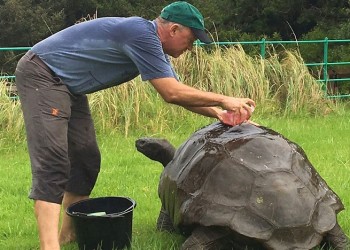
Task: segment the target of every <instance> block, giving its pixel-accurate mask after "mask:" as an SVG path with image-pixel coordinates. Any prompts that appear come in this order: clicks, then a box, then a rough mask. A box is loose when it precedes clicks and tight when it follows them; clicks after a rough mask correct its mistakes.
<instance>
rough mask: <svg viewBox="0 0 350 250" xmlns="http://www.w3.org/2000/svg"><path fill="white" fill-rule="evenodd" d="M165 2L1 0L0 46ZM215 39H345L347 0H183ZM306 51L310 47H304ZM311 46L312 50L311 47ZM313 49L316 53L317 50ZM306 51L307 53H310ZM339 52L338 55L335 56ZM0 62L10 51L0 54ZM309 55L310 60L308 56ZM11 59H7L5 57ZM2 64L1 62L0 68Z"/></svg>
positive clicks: (27, 42)
mask: <svg viewBox="0 0 350 250" xmlns="http://www.w3.org/2000/svg"><path fill="white" fill-rule="evenodd" d="M171 2H173V1H169V0H143V1H140V0H74V1H72V0H46V1H44V0H0V30H1V36H0V47H15V46H32V45H34V44H35V43H36V42H38V41H40V40H42V39H44V38H45V37H47V36H49V35H50V34H52V33H55V32H57V31H59V30H61V29H63V28H65V27H68V26H70V25H73V24H74V23H76V22H77V21H78V20H80V19H81V18H89V17H92V16H94V15H96V14H97V16H98V17H103V16H142V17H144V18H147V19H155V18H156V17H157V16H158V15H159V13H160V11H161V9H162V8H163V7H164V6H166V5H167V4H169V3H171ZM188 2H190V3H192V4H194V5H195V6H197V7H198V8H199V9H200V10H201V12H202V13H203V15H204V17H205V22H206V26H207V28H208V30H209V32H210V33H211V34H212V36H213V37H214V39H215V40H217V41H242V40H258V39H261V38H263V37H264V38H267V39H283V40H295V39H298V40H299V39H323V38H324V37H328V38H330V39H346V38H349V37H350V34H349V30H350V29H349V28H350V27H349V26H350V25H349V14H350V1H349V0H332V1H329V0H260V1H255V0H220V1H216V0H188ZM306 50H308V51H309V52H310V48H306ZM311 50H312V48H311ZM314 50H315V53H318V54H319V51H317V49H314ZM309 54H310V53H309ZM339 56H341V55H340V53H338V54H337V55H336V54H335V55H334V58H337V57H339ZM0 57H2V58H0V60H1V62H0V63H1V64H2V65H4V64H6V63H7V62H8V61H9V60H8V59H4V57H10V58H13V55H12V54H11V55H6V53H1V54H0ZM310 59H314V58H310ZM10 61H11V60H10ZM2 68H4V66H3V67H2Z"/></svg>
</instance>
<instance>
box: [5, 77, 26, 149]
mask: <svg viewBox="0 0 350 250" xmlns="http://www.w3.org/2000/svg"><path fill="white" fill-rule="evenodd" d="M7 86H8V84H7V82H5V81H1V80H0V148H2V149H3V148H4V147H6V146H5V145H6V142H7V141H11V142H13V143H16V142H18V141H20V140H22V139H23V138H24V122H23V116H22V111H21V106H20V103H19V101H18V100H16V99H13V98H10V97H9V93H8V88H7Z"/></svg>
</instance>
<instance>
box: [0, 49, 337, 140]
mask: <svg viewBox="0 0 350 250" xmlns="http://www.w3.org/2000/svg"><path fill="white" fill-rule="evenodd" d="M173 65H174V68H175V70H176V72H177V73H178V77H179V79H180V80H181V81H182V82H184V83H185V84H187V85H190V86H193V87H196V88H198V89H202V90H206V91H213V92H217V93H222V94H225V95H230V96H235V97H250V98H252V99H254V100H255V101H256V104H257V108H256V111H255V112H254V116H255V117H258V116H266V115H279V116H281V115H283V116H288V115H297V114H298V115H300V114H302V115H319V114H320V115H324V114H325V113H327V112H329V111H330V110H332V108H333V107H334V105H333V103H332V102H330V101H329V100H327V99H326V98H324V92H323V91H322V89H321V86H320V84H318V83H317V82H316V80H315V79H314V78H313V77H312V76H311V75H310V73H309V71H308V69H307V67H306V66H305V65H304V62H303V60H302V58H301V57H300V55H299V54H298V53H297V52H296V51H288V50H285V51H283V52H278V53H277V52H275V51H274V50H273V49H271V50H270V52H269V53H268V56H267V57H266V58H261V57H260V56H255V57H254V56H250V55H248V54H247V53H245V51H244V50H243V48H242V47H241V46H231V47H219V46H213V47H200V46H195V47H194V48H193V51H192V52H187V53H185V54H184V55H183V56H181V57H180V58H178V59H175V60H173ZM4 86H5V84H1V89H0V91H1V99H0V101H1V103H0V112H1V113H0V117H1V118H0V119H1V120H0V127H1V132H2V133H6V134H11V135H12V136H13V138H14V139H15V140H16V139H18V138H23V120H22V115H21V111H20V106H19V102H17V101H13V100H11V99H9V98H8V96H7V95H6V90H5V88H4ZM89 101H90V106H91V111H92V114H93V117H94V121H95V124H96V128H97V129H98V130H99V131H102V132H104V131H109V132H110V131H116V132H118V133H123V134H124V135H125V136H128V135H129V134H130V132H132V131H135V130H136V129H137V131H139V132H140V131H141V132H143V133H147V134H154V133H158V132H162V131H164V132H169V131H175V130H176V129H179V127H180V126H182V124H183V122H184V121H193V120H197V119H206V118H202V117H199V116H197V115H195V114H192V113H191V112H187V111H186V110H184V109H183V108H181V107H178V106H176V105H168V104H166V103H165V102H164V101H163V100H162V98H161V97H160V96H159V94H158V93H157V92H156V91H155V89H154V88H153V87H152V86H151V84H149V83H148V82H142V81H141V78H140V77H137V78H135V79H134V80H132V81H130V82H128V83H126V84H122V85H120V86H118V87H113V88H109V89H107V90H103V91H99V92H97V93H93V94H91V95H89ZM205 121H206V120H205ZM190 123H191V122H189V124H190ZM1 138H4V137H3V136H2V137H1Z"/></svg>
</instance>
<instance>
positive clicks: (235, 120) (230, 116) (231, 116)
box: [218, 106, 256, 126]
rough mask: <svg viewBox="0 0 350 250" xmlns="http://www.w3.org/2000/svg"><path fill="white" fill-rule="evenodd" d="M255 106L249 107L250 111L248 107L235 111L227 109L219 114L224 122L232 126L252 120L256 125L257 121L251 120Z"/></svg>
mask: <svg viewBox="0 0 350 250" xmlns="http://www.w3.org/2000/svg"><path fill="white" fill-rule="evenodd" d="M254 108H255V107H254V106H251V107H250V108H249V111H250V112H248V111H247V110H246V109H244V108H241V109H240V110H239V112H233V111H227V110H222V111H221V112H220V113H219V114H218V118H219V120H220V121H221V122H222V123H225V124H227V125H231V126H235V125H239V124H241V123H243V122H250V123H252V124H254V125H256V123H254V122H251V121H250V120H249V118H250V116H251V114H252V112H253V111H254Z"/></svg>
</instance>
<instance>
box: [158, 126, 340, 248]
mask: <svg viewBox="0 0 350 250" xmlns="http://www.w3.org/2000/svg"><path fill="white" fill-rule="evenodd" d="M158 193H159V197H160V199H161V201H162V205H163V207H164V208H165V210H166V211H167V212H168V213H169V215H170V217H171V219H172V221H173V223H174V225H175V226H176V227H177V228H179V229H180V230H182V231H183V232H184V233H190V232H191V230H192V229H193V228H195V227H196V226H198V225H202V226H219V227H226V228H229V229H231V230H232V231H233V232H235V233H238V234H239V235H243V236H246V237H249V238H254V239H256V240H258V241H260V242H262V243H263V245H264V246H265V247H267V248H272V249H289V248H302V249H311V248H313V247H315V246H317V245H318V244H319V243H320V242H321V240H322V237H323V235H324V234H325V233H326V232H327V231H329V230H331V229H332V228H333V227H334V225H335V224H336V220H337V219H336V214H337V213H338V212H340V211H341V210H343V209H344V207H343V204H342V202H341V201H340V199H339V197H338V196H337V195H336V194H335V193H334V192H333V191H332V189H331V188H330V187H329V186H328V185H327V183H326V182H325V181H324V180H323V179H322V178H321V177H320V175H319V174H318V173H317V171H316V170H315V169H314V167H313V166H312V164H311V163H310V161H309V160H308V158H307V156H306V154H305V153H304V151H303V150H302V148H301V147H299V146H298V145H297V144H295V143H293V142H291V141H289V140H288V139H286V138H284V137H283V136H282V135H280V134H279V133H277V132H275V131H273V130H271V129H268V128H265V127H257V126H254V125H252V124H248V123H244V124H242V125H240V126H235V127H230V126H226V125H224V124H222V123H219V122H218V123H214V124H211V125H209V126H207V127H205V128H203V129H201V130H199V131H197V132H196V133H194V134H193V135H192V136H191V137H190V138H189V139H188V140H187V141H186V142H184V143H183V144H182V145H181V146H180V147H179V148H178V150H177V151H176V153H175V156H174V158H173V160H172V161H171V162H170V163H169V164H168V165H167V166H166V167H165V169H164V171H163V173H162V175H161V179H160V184H159V189H158ZM282 243H283V247H282V248H281V244H282Z"/></svg>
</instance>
